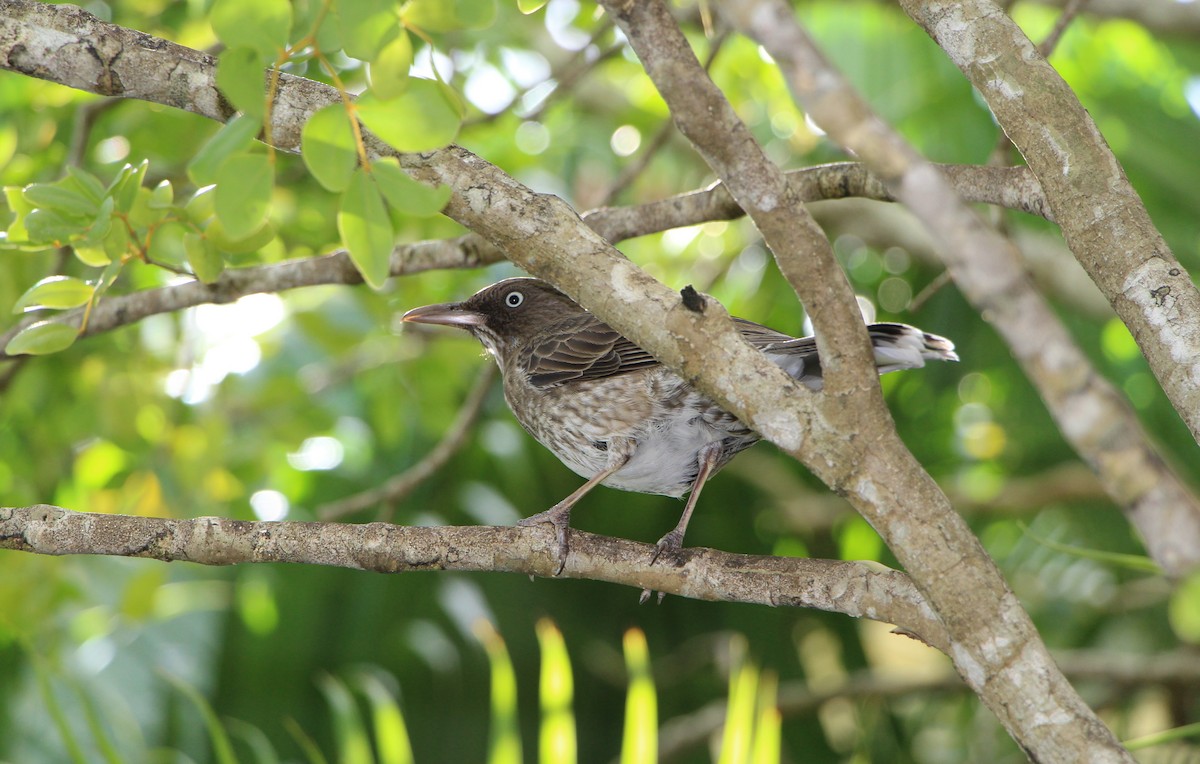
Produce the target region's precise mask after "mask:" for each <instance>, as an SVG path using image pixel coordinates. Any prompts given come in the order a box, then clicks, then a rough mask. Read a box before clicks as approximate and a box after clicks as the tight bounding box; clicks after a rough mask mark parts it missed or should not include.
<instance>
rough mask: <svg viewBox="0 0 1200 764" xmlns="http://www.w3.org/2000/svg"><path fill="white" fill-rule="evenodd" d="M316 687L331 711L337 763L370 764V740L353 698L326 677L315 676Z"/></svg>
mask: <svg viewBox="0 0 1200 764" xmlns="http://www.w3.org/2000/svg"><path fill="white" fill-rule="evenodd" d="M317 686H318V687H319V688H320V689H321V694H322V695H324V696H325V702H326V703H328V704H329V708H330V710H331V711H332V712H333V731H334V738H335V739H336V741H337V742H336V747H337V755H336V756H335V757H334V760H335V761H337V762H339V764H372V761H373V757H372V755H371V741H370V739H369V738H368V736H367V730H366V727H365V725H364V724H363V720H362V716H361V715H360V714H359V711H358V705H357V704H356V703H355V702H354V697H353V696H352V695H351V694H350V691H349V690H348V689H346V685H345V684H343V683H342V681H341V680H340V679H336V678H334V677H332V676H330V675H329V674H324V673H323V674H321V675H320V676H318V677H317Z"/></svg>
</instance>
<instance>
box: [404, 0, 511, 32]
mask: <svg viewBox="0 0 1200 764" xmlns="http://www.w3.org/2000/svg"><path fill="white" fill-rule="evenodd" d="M495 20H496V0H410V2H409V3H407V4H406V5H405V6H404V23H405V25H412V26H415V27H416V28H417V29H423V30H425V31H427V32H453V31H456V30H459V29H483V28H484V27H488V26H491V24H492V22H493V21H495Z"/></svg>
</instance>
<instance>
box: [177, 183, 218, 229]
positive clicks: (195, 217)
mask: <svg viewBox="0 0 1200 764" xmlns="http://www.w3.org/2000/svg"><path fill="white" fill-rule="evenodd" d="M216 189H217V187H216V186H213V185H209V186H202V187H201V188H198V189H196V192H195V193H194V194H192V198H191V199H188V200H187V204H185V205H184V206H183V215H184V217H186V218H187V219H188V221H189V222H192V223H197V224H199V223H203V222H204V221H206V220H208V219H209V218H211V217H212V216H213V215H216V214H217V205H216V198H217V195H216V194H215V193H213V192H214V191H216Z"/></svg>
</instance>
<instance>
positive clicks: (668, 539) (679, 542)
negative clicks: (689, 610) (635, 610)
mask: <svg viewBox="0 0 1200 764" xmlns="http://www.w3.org/2000/svg"><path fill="white" fill-rule="evenodd" d="M682 549H683V533H681V532H680V530H679V529H678V528H675V529H674V530H672V531H671V532H670V533H668V534H667V535H665V536H663V537H662V538H660V539H659V540H658V543H657V544H655V545H654V554H653V555H652V556H651V557H650V564H651V565H653V564H654V563H656V562H658V558H659V557H661V556H662V555H663V554H664V553H665V554H666V555H667V557H675V556H676V555H678V554H679V552H680V551H681V550H682ZM653 593H654V592H653V591H651V590H650V589H642V594H641V596H640V597H639V598H638V604H639V605H645V604H646V603H647V602H649V601H650V595H651V594H653ZM666 596H667V593H666V592H659V593H658V604H659V605H661V604H662V601H663V597H666Z"/></svg>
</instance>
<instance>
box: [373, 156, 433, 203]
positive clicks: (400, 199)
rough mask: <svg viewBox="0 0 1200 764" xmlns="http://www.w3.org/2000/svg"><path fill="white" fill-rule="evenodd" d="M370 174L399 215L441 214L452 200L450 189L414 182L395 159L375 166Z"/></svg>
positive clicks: (380, 161)
mask: <svg viewBox="0 0 1200 764" xmlns="http://www.w3.org/2000/svg"><path fill="white" fill-rule="evenodd" d="M371 173H372V174H373V175H374V176H375V181H376V182H377V183H378V184H379V190H380V191H382V192H383V198H384V199H387V203H388V204H390V205H392V207H393V208H394V209H397V210H399V211H400V212H406V213H408V214H410V215H417V216H420V217H428V216H430V215H436V214H438V213H439V212H441V211H442V208H443V207H445V206H446V202H448V201H449V200H450V187H449V186H427V185H425V184H424V183H421V182H420V181H416V180H413V179H412V178H410V177H409V176H408V173H406V172H404V170H401V169H400V163H399V162H398V161H397V160H396V158H395V157H387V158H386V159H380V160H378V161H376V162H374V163H372V165H371Z"/></svg>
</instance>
